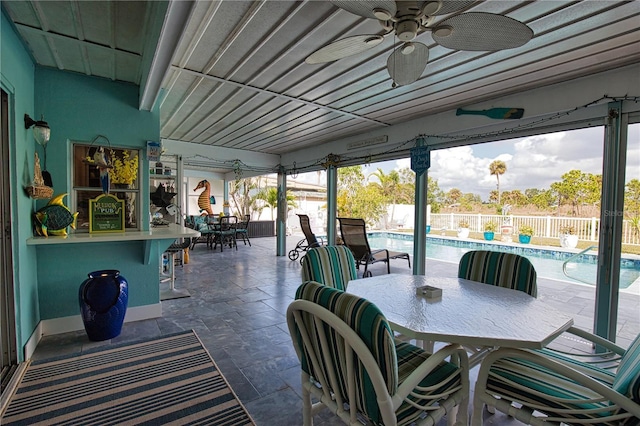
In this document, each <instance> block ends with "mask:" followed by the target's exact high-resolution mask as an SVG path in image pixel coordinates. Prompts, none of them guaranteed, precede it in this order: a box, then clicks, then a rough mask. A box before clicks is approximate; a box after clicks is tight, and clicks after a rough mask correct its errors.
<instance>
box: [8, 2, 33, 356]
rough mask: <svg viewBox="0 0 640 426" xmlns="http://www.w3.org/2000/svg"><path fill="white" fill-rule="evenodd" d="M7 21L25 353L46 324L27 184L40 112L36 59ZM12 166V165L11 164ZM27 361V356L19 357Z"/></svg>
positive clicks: (20, 328)
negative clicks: (29, 125) (33, 124)
mask: <svg viewBox="0 0 640 426" xmlns="http://www.w3.org/2000/svg"><path fill="white" fill-rule="evenodd" d="M0 15H1V21H0V84H1V85H2V89H3V90H4V91H6V92H7V93H9V107H10V110H9V139H10V142H9V156H10V158H8V159H4V158H3V159H2V160H1V161H0V163H1V164H2V167H5V165H6V164H7V163H8V165H9V169H10V175H11V182H10V184H11V188H12V189H11V194H10V196H11V217H12V218H14V220H13V226H12V229H11V231H12V232H11V238H12V244H13V263H14V267H13V270H14V293H15V309H16V321H17V326H16V335H17V340H18V347H19V348H20V347H22V346H23V345H24V344H25V343H26V341H27V339H29V336H31V333H32V332H33V330H34V328H35V327H36V326H37V324H38V321H40V312H39V309H40V306H39V303H38V285H37V282H38V279H37V278H38V276H37V271H36V268H35V265H36V264H37V256H36V249H35V248H34V247H28V246H27V245H26V244H25V241H26V240H27V238H29V237H31V223H30V220H29V217H30V215H31V211H32V210H33V208H34V202H33V201H32V200H31V199H30V198H29V197H27V196H26V195H25V194H24V192H23V190H22V186H23V184H26V183H28V181H29V180H30V179H32V176H33V153H34V151H35V145H36V142H35V140H34V139H33V136H32V132H30V131H27V130H25V128H24V118H23V117H24V114H25V113H26V114H29V115H31V116H32V117H33V116H34V115H35V112H36V111H35V109H34V69H35V67H34V64H33V61H32V60H31V57H30V55H29V54H28V52H27V51H26V49H25V48H24V46H23V44H22V43H21V41H20V40H19V38H18V37H17V35H16V33H15V32H14V30H13V27H12V24H11V23H10V21H9V20H8V19H7V18H6V17H5V15H4V13H2V14H0ZM7 160H8V161H7ZM18 357H19V360H20V361H23V353H22V352H21V351H20V352H19V353H18Z"/></svg>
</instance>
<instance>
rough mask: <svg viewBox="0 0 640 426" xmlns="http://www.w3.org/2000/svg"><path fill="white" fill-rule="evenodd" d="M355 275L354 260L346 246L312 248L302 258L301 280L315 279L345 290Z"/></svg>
mask: <svg viewBox="0 0 640 426" xmlns="http://www.w3.org/2000/svg"><path fill="white" fill-rule="evenodd" d="M357 277H358V276H357V274H356V261H355V260H354V258H353V254H352V253H351V250H349V249H348V248H347V247H346V246H324V247H316V248H312V249H309V250H307V254H306V255H305V257H304V258H303V259H302V281H315V282H318V283H321V284H324V285H327V286H329V287H334V288H337V289H338V290H346V289H347V283H348V282H349V280H354V279H356V278H357Z"/></svg>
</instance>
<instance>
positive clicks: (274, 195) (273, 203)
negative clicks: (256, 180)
mask: <svg viewBox="0 0 640 426" xmlns="http://www.w3.org/2000/svg"><path fill="white" fill-rule="evenodd" d="M257 198H258V199H260V200H263V201H264V202H265V204H266V205H267V206H269V208H270V209H271V220H273V210H274V209H275V208H276V207H278V189H277V188H273V187H269V188H266V189H263V190H262V191H260V193H259V194H258V196H257ZM285 198H286V201H287V211H289V210H291V209H292V208H296V207H297V203H296V197H295V196H294V195H293V194H292V193H291V192H290V191H287V195H286V197H285Z"/></svg>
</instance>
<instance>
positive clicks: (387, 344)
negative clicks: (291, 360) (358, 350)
mask: <svg viewBox="0 0 640 426" xmlns="http://www.w3.org/2000/svg"><path fill="white" fill-rule="evenodd" d="M296 299H303V300H309V301H311V302H314V303H317V304H318V305H320V306H322V307H324V308H326V309H328V310H329V311H331V312H333V313H334V314H335V315H336V316H338V317H339V318H341V319H342V320H343V321H344V322H345V323H346V324H348V325H349V326H350V327H351V328H352V329H353V330H354V331H355V332H356V333H357V334H358V336H360V338H361V339H362V340H363V341H364V343H365V344H366V345H367V347H368V348H369V350H370V351H371V354H372V355H373V357H374V359H375V360H376V363H377V364H378V367H379V368H380V371H381V373H382V376H383V378H384V380H385V382H386V384H387V390H388V392H389V393H390V394H394V393H395V391H396V389H397V386H398V370H397V359H396V351H395V344H394V339H393V332H392V331H391V328H390V327H389V324H388V323H387V320H386V318H385V317H384V315H383V314H382V312H380V310H379V309H378V307H377V306H376V305H374V304H373V303H371V302H369V301H368V300H366V299H363V298H361V297H358V296H355V295H352V294H349V293H345V292H343V291H340V290H337V289H334V288H331V287H327V286H325V285H322V284H320V283H316V282H313V281H309V282H306V283H303V284H302V285H301V286H300V287H299V288H298V290H297V292H296ZM305 323H306V324H310V320H309V319H308V318H307V319H305ZM308 332H309V334H310V336H311V339H312V340H313V342H314V343H315V344H318V345H319V340H318V339H317V334H316V332H315V330H314V329H313V327H310V328H309V329H308ZM325 332H326V333H328V336H331V337H330V338H329V340H330V342H332V343H333V344H334V347H333V348H331V351H330V352H331V357H332V361H333V365H335V366H336V368H337V369H338V370H339V371H340V372H344V371H346V360H345V359H344V358H345V356H344V349H342V348H343V344H342V342H341V339H340V338H338V337H337V335H336V333H335V332H333V331H332V330H330V329H329V327H327V328H326V331H325ZM300 347H301V345H300ZM315 352H316V353H319V352H321V351H320V350H319V349H318V350H315ZM307 357H308V354H304V356H303V359H301V360H300V364H301V368H302V369H303V370H304V371H306V372H307V373H308V374H309V375H311V376H313V377H321V376H317V375H316V374H314V371H312V368H311V364H310V363H309V362H308V361H307V360H306V358H307ZM317 373H318V374H322V375H323V376H325V377H326V374H325V373H326V372H317ZM338 376H339V377H345V376H346V375H345V374H340V373H339V375H338ZM339 386H340V388H341V390H340V392H341V393H342V394H343V395H347V393H346V389H347V388H346V384H345V383H340V385H339ZM356 395H357V398H358V400H357V408H358V410H359V411H360V412H362V413H364V414H365V415H366V416H367V417H368V418H369V419H371V420H372V421H374V422H380V421H381V417H380V412H379V409H378V403H377V401H376V395H375V392H374V390H373V386H372V384H371V379H370V378H369V375H368V374H367V372H366V370H365V368H364V366H363V365H362V364H360V363H358V364H357V365H356Z"/></svg>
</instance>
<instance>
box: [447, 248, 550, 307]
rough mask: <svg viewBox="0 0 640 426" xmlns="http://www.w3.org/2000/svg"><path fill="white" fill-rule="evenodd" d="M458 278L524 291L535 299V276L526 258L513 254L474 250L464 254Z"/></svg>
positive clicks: (534, 271)
mask: <svg viewBox="0 0 640 426" xmlns="http://www.w3.org/2000/svg"><path fill="white" fill-rule="evenodd" d="M458 277H460V278H464V279H467V280H471V281H478V282H482V283H486V284H491V285H496V286H499V287H506V288H511V289H515V290H520V291H524V292H525V293H527V294H530V295H531V296H533V297H537V294H538V289H537V284H536V281H537V275H536V270H535V269H534V267H533V265H532V264H531V262H530V261H529V259H527V258H526V257H523V256H519V255H517V254H513V253H501V252H495V251H485V250H475V251H469V252H467V253H465V254H464V255H463V256H462V258H461V259H460V264H459V265H458Z"/></svg>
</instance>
